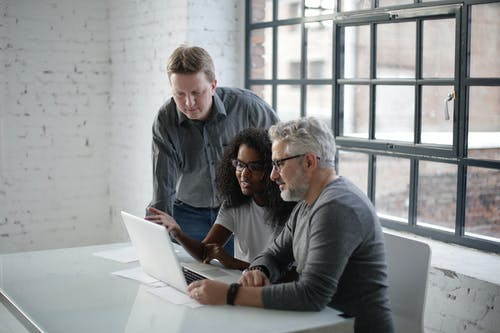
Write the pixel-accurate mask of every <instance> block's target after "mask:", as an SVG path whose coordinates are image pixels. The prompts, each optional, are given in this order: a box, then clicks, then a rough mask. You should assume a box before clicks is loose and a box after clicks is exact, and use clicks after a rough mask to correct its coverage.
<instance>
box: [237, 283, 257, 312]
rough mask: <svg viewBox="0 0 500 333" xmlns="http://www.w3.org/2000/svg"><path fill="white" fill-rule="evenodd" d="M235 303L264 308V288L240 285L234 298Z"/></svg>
mask: <svg viewBox="0 0 500 333" xmlns="http://www.w3.org/2000/svg"><path fill="white" fill-rule="evenodd" d="M234 304H235V305H243V306H254V307H258V308H262V307H263V304H262V288H261V287H240V288H239V290H238V293H237V294H236V298H235V299H234Z"/></svg>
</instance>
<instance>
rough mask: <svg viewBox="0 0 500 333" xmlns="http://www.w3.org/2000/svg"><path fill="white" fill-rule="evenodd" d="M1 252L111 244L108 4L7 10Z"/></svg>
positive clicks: (20, 5) (20, 1)
mask: <svg viewBox="0 0 500 333" xmlns="http://www.w3.org/2000/svg"><path fill="white" fill-rule="evenodd" d="M3 4H4V5H3V7H4V8H5V9H4V15H3V16H2V32H3V33H2V36H3V37H4V38H3V45H2V74H3V77H4V78H5V81H6V84H5V88H4V89H2V91H3V93H4V95H3V100H2V106H3V111H2V117H1V119H2V123H3V133H2V134H1V137H0V139H1V140H2V143H1V146H0V147H1V149H2V152H1V156H2V160H3V161H2V164H1V165H0V166H1V168H2V170H1V173H0V175H1V179H0V212H1V214H0V216H1V217H0V221H1V222H0V223H1V224H0V252H5V251H19V250H30V249H40V248H51V247H64V246H75V245H79V244H89V243H98V242H103V241H105V240H107V239H108V238H109V235H108V228H109V204H110V203H109V202H110V200H109V197H110V195H109V191H108V178H109V167H108V158H107V156H108V145H107V141H108V139H107V136H108V135H107V131H109V130H108V128H109V122H110V115H109V112H108V100H109V91H110V89H109V88H110V78H111V76H110V72H109V56H108V49H107V45H108V14H107V6H106V3H105V2H102V1H99V0H91V1H85V2H82V1H78V0H71V1H67V0H60V1H46V0H45V1H34V0H33V1H30V0H15V1H14V0H11V1H7V2H3Z"/></svg>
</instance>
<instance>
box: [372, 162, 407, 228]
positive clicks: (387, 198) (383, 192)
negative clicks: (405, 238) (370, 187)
mask: <svg viewBox="0 0 500 333" xmlns="http://www.w3.org/2000/svg"><path fill="white" fill-rule="evenodd" d="M375 186H376V188H375V207H376V208H377V213H378V215H379V216H380V217H384V218H389V219H392V220H396V221H398V222H404V223H407V221H408V207H409V205H408V203H409V200H410V199H409V197H410V196H409V193H410V192H409V188H410V161H409V160H407V159H403V158H394V157H386V156H377V160H376V183H375Z"/></svg>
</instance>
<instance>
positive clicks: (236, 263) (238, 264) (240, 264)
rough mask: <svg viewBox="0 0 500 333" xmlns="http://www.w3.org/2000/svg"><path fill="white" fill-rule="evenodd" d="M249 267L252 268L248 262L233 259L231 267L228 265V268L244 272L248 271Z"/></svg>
mask: <svg viewBox="0 0 500 333" xmlns="http://www.w3.org/2000/svg"><path fill="white" fill-rule="evenodd" d="M248 266H250V264H249V263H248V262H246V261H243V260H239V259H236V258H233V259H232V260H231V263H230V264H229V265H227V267H226V268H230V269H238V270H240V271H242V270H245V269H247V268H248Z"/></svg>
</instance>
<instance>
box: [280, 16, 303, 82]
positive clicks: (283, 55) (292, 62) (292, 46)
mask: <svg viewBox="0 0 500 333" xmlns="http://www.w3.org/2000/svg"><path fill="white" fill-rule="evenodd" d="M300 38H301V29H300V25H298V24H296V25H288V26H281V27H278V59H279V60H278V79H298V78H300V66H301V48H300Z"/></svg>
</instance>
